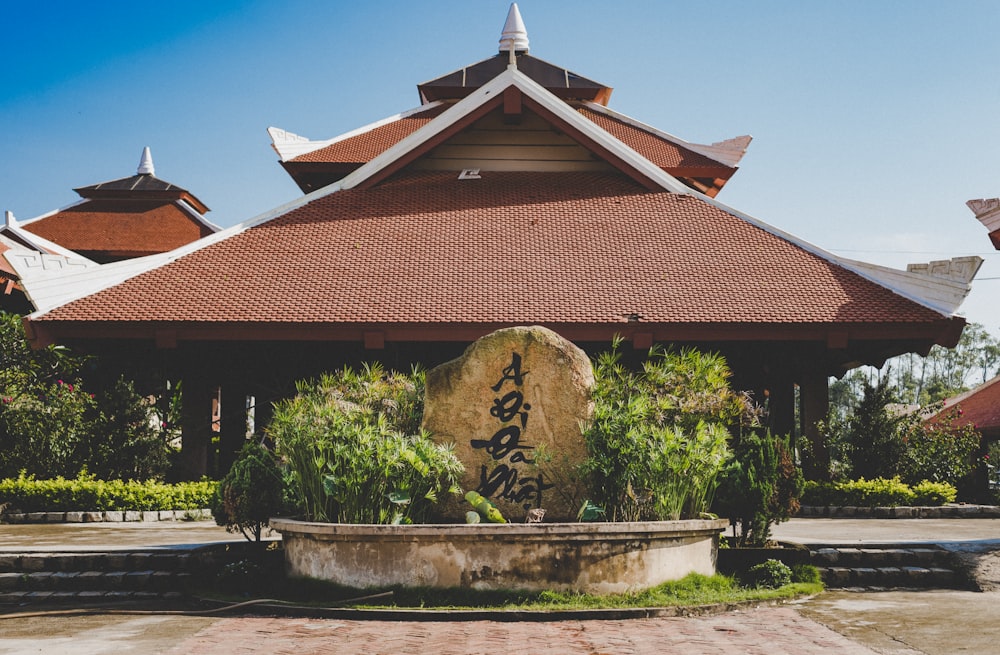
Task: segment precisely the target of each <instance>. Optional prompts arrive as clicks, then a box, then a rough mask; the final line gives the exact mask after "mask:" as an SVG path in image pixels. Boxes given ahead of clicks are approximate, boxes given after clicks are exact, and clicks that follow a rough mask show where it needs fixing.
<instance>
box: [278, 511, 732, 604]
mask: <svg viewBox="0 0 1000 655" xmlns="http://www.w3.org/2000/svg"><path fill="white" fill-rule="evenodd" d="M728 525H729V521H727V520H692V521H650V522H641V523H531V524H499V525H498V524H483V523H479V524H474V525H345V524H337V523H311V522H306V521H296V520H292V519H272V520H271V527H272V528H274V529H275V530H277V531H278V532H280V533H281V535H282V542H283V545H284V551H285V567H286V569H287V571H288V573H289V574H290V575H292V576H297V577H309V578H316V579H319V580H327V581H331V582H336V583H338V584H342V585H347V586H350V587H357V588H367V587H383V586H390V585H402V586H407V587H417V586H427V587H440V588H447V587H469V588H474V589H530V590H537V591H540V590H544V589H552V590H560V591H570V590H576V591H582V592H586V593H592V594H609V593H620V592H624V591H629V590H636V589H644V588H648V587H653V586H656V585H658V584H661V583H663V582H667V581H670V580H677V579H680V578H682V577H684V576H685V575H687V574H689V573H703V574H706V575H711V574H713V573H715V562H716V555H717V552H718V541H719V534H720V533H721V532H722V531H723V530H725V529H726V527H728Z"/></svg>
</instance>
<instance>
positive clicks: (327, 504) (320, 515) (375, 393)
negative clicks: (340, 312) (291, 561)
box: [267, 365, 463, 523]
mask: <svg viewBox="0 0 1000 655" xmlns="http://www.w3.org/2000/svg"><path fill="white" fill-rule="evenodd" d="M422 411H423V374H422V373H420V372H418V371H415V372H414V373H413V374H411V375H409V376H406V375H402V374H400V373H395V372H385V371H383V370H382V369H381V368H380V367H378V366H376V365H368V366H365V367H364V368H363V369H362V370H361V371H358V372H356V371H354V370H352V369H350V368H344V369H342V370H341V371H338V372H337V373H335V374H326V375H323V376H322V377H321V378H320V380H319V381H318V382H300V383H299V384H298V393H297V395H296V396H295V397H294V398H291V399H288V400H285V401H282V402H280V403H278V404H276V405H275V412H274V417H273V419H272V422H271V424H270V426H268V428H267V432H268V434H269V435H270V437H271V438H272V439H273V440H274V443H275V447H276V449H277V452H278V454H279V455H280V456H281V457H283V458H284V460H285V461H286V462H287V463H288V465H289V467H290V469H291V472H292V477H293V480H294V485H295V488H296V489H297V491H298V496H299V500H300V502H301V504H302V506H303V508H304V510H305V513H306V515H307V516H308V517H310V518H311V519H313V520H316V521H333V522H340V523H399V522H403V523H409V522H423V521H425V520H426V518H427V516H428V514H429V512H430V510H431V506H432V505H433V503H435V502H436V501H437V499H438V495H439V494H440V493H442V492H454V493H457V492H458V487H457V481H458V478H459V476H460V475H461V473H462V470H463V469H462V465H461V463H460V462H459V461H458V458H457V457H455V454H454V452H453V448H452V447H448V446H444V445H438V444H436V443H434V442H433V441H432V440H431V439H430V437H429V435H427V434H426V433H424V432H422V431H420V430H419V425H420V418H421V415H422Z"/></svg>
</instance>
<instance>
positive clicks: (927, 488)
mask: <svg viewBox="0 0 1000 655" xmlns="http://www.w3.org/2000/svg"><path fill="white" fill-rule="evenodd" d="M957 497H958V492H957V490H956V489H955V487H953V486H951V485H950V484H948V483H947V482H931V481H929V480H924V481H923V482H921V483H920V484H917V485H916V486H914V487H913V504H914V505H924V506H929V507H930V506H935V505H944V504H945V503H953V502H955V498H957Z"/></svg>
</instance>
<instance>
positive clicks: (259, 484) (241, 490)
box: [212, 441, 285, 543]
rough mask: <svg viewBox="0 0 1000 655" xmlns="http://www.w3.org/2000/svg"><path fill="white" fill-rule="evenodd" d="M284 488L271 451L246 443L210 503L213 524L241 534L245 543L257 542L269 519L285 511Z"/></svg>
mask: <svg viewBox="0 0 1000 655" xmlns="http://www.w3.org/2000/svg"><path fill="white" fill-rule="evenodd" d="M284 486H285V485H284V477H283V476H282V472H281V469H280V468H278V464H277V462H276V461H275V459H274V456H273V455H272V454H271V452H270V451H269V450H268V449H267V448H264V447H263V446H262V445H260V444H258V443H256V442H252V441H251V442H247V443H246V444H244V446H243V448H242V449H241V450H240V452H239V455H237V457H236V461H235V462H233V466H232V468H230V469H229V473H227V474H226V477H224V478H222V480H221V481H220V482H219V486H218V490H217V491H216V494H215V496H214V498H213V502H212V515H213V516H214V517H215V522H216V523H218V524H219V525H224V526H226V530H228V531H229V532H236V531H239V532H241V533H243V536H244V537H246V538H247V541H254V542H257V543H260V540H261V535H262V533H263V531H264V528H265V527H267V523H268V521H269V520H270V518H271V517H272V516H277V515H279V514H281V513H282V512H283V510H284Z"/></svg>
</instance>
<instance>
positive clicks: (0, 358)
mask: <svg viewBox="0 0 1000 655" xmlns="http://www.w3.org/2000/svg"><path fill="white" fill-rule="evenodd" d="M0 347H2V351H0V476H14V475H17V474H18V472H19V471H21V470H25V471H27V472H28V473H29V474H32V475H35V476H37V477H40V478H53V477H57V476H63V477H75V476H76V475H77V474H78V473H80V472H81V471H84V470H88V471H90V472H92V473H94V474H95V475H97V476H98V477H102V478H106V479H117V478H122V479H136V480H138V479H150V478H158V477H161V476H162V475H163V473H164V472H165V470H166V467H167V453H168V451H169V448H168V446H167V441H166V435H165V434H164V433H161V432H160V430H159V429H158V427H157V425H156V423H157V422H156V421H155V420H154V414H153V406H152V403H151V401H150V400H148V399H146V398H143V397H142V396H140V395H139V394H138V393H137V392H136V390H135V387H134V385H133V384H132V383H131V382H129V381H126V380H124V379H118V380H117V381H116V382H115V383H113V384H112V385H110V386H109V387H108V388H106V389H98V390H97V391H96V392H95V393H91V392H90V389H85V387H86V386H87V383H86V381H85V380H83V379H82V373H81V372H82V370H83V368H84V364H85V363H87V362H89V361H90V360H88V359H87V358H84V357H78V356H75V355H73V354H72V353H70V352H69V351H68V350H67V349H66V348H63V347H60V346H49V347H48V348H43V349H40V350H32V349H31V348H30V347H29V345H28V342H27V340H26V339H25V338H24V330H23V328H22V326H21V322H20V320H19V319H18V317H16V316H13V315H11V314H3V313H0Z"/></svg>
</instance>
